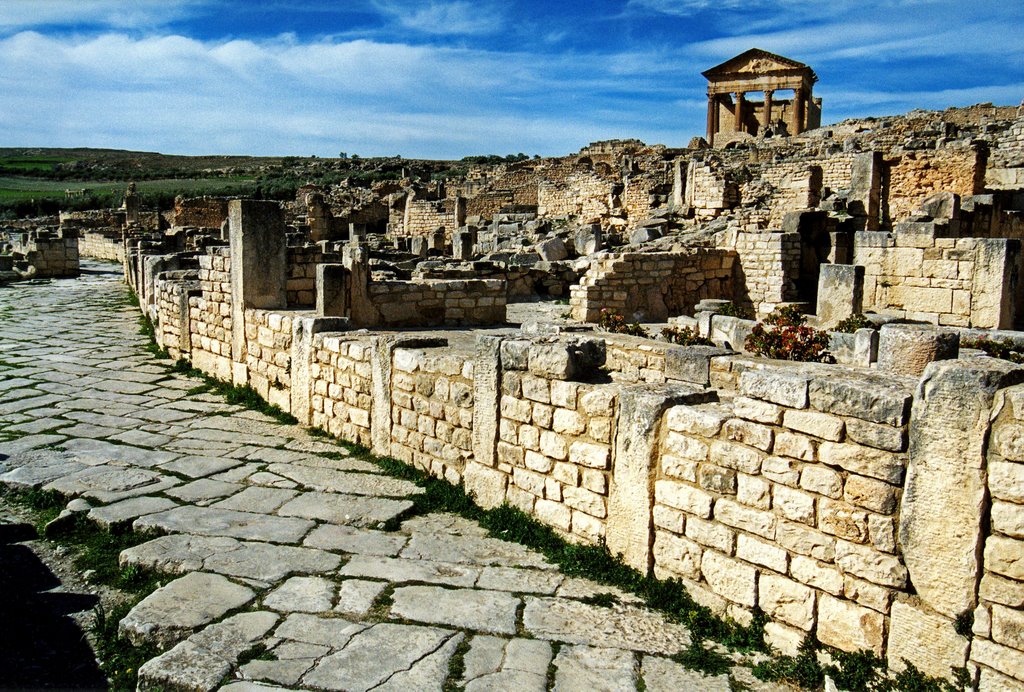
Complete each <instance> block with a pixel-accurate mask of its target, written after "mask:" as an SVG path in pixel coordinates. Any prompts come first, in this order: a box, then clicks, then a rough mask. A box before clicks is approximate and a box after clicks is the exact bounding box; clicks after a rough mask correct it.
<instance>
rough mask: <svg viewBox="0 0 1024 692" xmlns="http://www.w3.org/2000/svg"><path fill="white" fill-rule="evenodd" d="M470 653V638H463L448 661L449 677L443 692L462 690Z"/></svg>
mask: <svg viewBox="0 0 1024 692" xmlns="http://www.w3.org/2000/svg"><path fill="white" fill-rule="evenodd" d="M468 652H469V638H468V637H463V638H462V641H460V642H459V644H458V646H456V647H455V651H454V652H453V653H452V657H451V658H449V659H448V677H446V678H445V681H444V685H443V686H442V687H441V689H442V691H443V692H458V690H461V689H463V688H462V684H461V683H462V679H463V678H464V677H465V676H466V654H467V653H468Z"/></svg>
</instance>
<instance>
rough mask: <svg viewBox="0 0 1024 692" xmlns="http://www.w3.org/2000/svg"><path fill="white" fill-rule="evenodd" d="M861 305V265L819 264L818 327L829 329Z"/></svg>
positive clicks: (862, 282) (855, 312) (862, 300)
mask: <svg viewBox="0 0 1024 692" xmlns="http://www.w3.org/2000/svg"><path fill="white" fill-rule="evenodd" d="M863 309H864V267H861V266H858V265H855V264H823V265H821V269H820V271H819V273H818V307H817V311H816V312H817V315H818V328H819V329H831V328H832V327H834V326H836V325H837V324H838V323H839V322H841V321H842V320H845V319H846V318H847V317H850V316H851V315H855V314H857V313H859V312H862V311H863Z"/></svg>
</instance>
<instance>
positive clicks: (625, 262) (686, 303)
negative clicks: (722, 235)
mask: <svg viewBox="0 0 1024 692" xmlns="http://www.w3.org/2000/svg"><path fill="white" fill-rule="evenodd" d="M733 263H734V255H733V253H731V252H730V251H728V250H720V249H716V248H693V249H689V250H686V251H683V252H671V253H660V252H659V253H647V252H645V253H640V252H633V253H611V254H608V255H604V256H602V257H601V259H600V260H599V261H597V262H594V263H593V264H591V266H590V269H589V270H588V271H587V273H586V275H584V277H583V279H582V280H581V281H580V283H579V285H577V286H572V287H571V289H570V291H571V297H570V299H569V304H570V306H572V315H573V318H574V319H577V320H580V321H585V322H596V321H597V320H598V318H599V317H600V314H601V309H602V308H608V309H610V310H614V311H616V312H618V313H619V314H620V315H623V316H625V317H626V319H628V320H632V319H634V315H639V316H642V317H643V318H644V319H646V320H648V321H658V320H664V319H666V318H667V317H670V316H673V315H680V314H683V313H684V312H686V311H688V310H692V308H693V307H694V306H695V305H696V304H697V303H698V302H699V301H700V300H702V299H704V298H730V299H731V298H732V297H733V278H732V276H733Z"/></svg>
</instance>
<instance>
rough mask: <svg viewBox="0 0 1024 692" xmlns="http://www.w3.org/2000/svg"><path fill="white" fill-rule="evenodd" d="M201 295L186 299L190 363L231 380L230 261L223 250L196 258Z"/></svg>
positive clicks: (226, 252) (225, 249)
mask: <svg viewBox="0 0 1024 692" xmlns="http://www.w3.org/2000/svg"><path fill="white" fill-rule="evenodd" d="M199 288H200V290H201V295H199V296H197V297H193V298H191V299H190V300H189V324H190V325H191V327H190V328H191V330H192V362H193V365H195V366H196V367H197V368H199V369H200V370H204V371H206V372H208V373H210V374H212V375H214V376H216V377H219V378H221V379H225V380H230V379H231V258H230V252H229V251H228V249H227V248H217V249H215V250H214V251H213V252H212V253H210V254H206V255H200V256H199Z"/></svg>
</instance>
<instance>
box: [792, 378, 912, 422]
mask: <svg viewBox="0 0 1024 692" xmlns="http://www.w3.org/2000/svg"><path fill="white" fill-rule="evenodd" d="M911 391H912V390H911V384H910V382H909V381H905V380H901V379H898V378H897V379H895V381H894V380H893V379H892V378H882V377H877V376H875V377H856V378H854V377H815V378H814V379H813V380H811V384H810V386H809V388H808V392H809V398H810V403H811V407H812V408H815V409H817V410H819V411H824V412H826V413H834V414H836V415H840V416H851V417H853V418H859V419H861V420H866V421H870V422H873V423H883V424H886V425H903V424H904V423H906V422H907V416H908V415H909V414H910V401H911Z"/></svg>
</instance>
